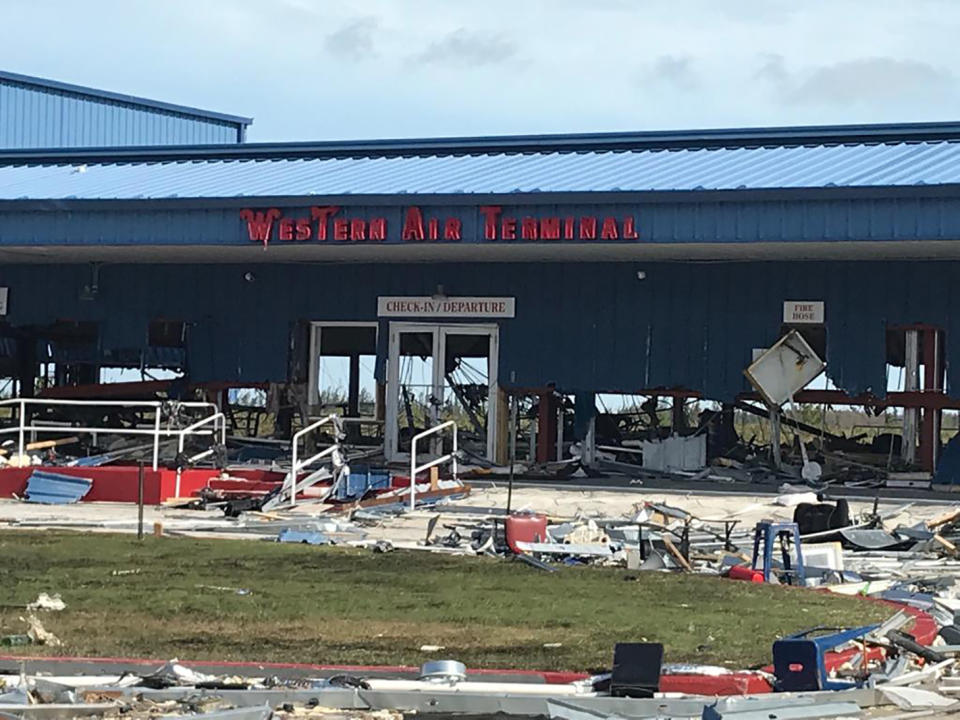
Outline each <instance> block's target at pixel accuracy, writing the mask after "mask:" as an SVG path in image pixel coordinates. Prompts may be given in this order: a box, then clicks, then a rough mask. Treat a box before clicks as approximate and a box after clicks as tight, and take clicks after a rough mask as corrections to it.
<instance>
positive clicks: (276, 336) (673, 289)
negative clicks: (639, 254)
mask: <svg viewBox="0 0 960 720" xmlns="http://www.w3.org/2000/svg"><path fill="white" fill-rule="evenodd" d="M640 269H642V270H644V271H645V272H646V278H645V279H644V280H638V278H637V271H638V270H640ZM247 272H252V273H253V274H254V276H255V280H254V281H253V282H247V281H245V280H244V274H245V273H247ZM958 276H960V262H921V261H916V262H904V261H898V262H863V261H860V262H851V261H844V262H839V261H836V262H769V263H762V262H754V263H706V264H696V263H627V262H623V263H511V264H498V263H479V264H469V263H460V264H447V263H436V264H386V263H382V264H317V265H309V264H296V265H293V264H264V265H250V264H244V265H201V264H197V265H106V266H104V267H103V268H102V269H101V272H100V293H99V296H98V298H97V299H96V300H94V301H81V300H78V297H79V294H80V289H81V287H82V286H83V285H84V284H86V283H88V282H89V268H88V267H87V266H81V265H7V266H5V267H3V268H0V285H5V286H9V287H10V301H9V313H10V314H9V316H8V320H9V321H10V323H11V324H12V325H14V326H22V325H31V324H46V323H50V322H53V321H54V320H58V319H73V320H92V321H96V322H98V323H99V324H100V328H101V345H102V348H130V347H142V346H143V345H144V344H145V342H146V332H147V323H148V321H149V320H150V319H153V318H157V317H165V318H168V319H176V320H185V321H188V322H190V323H191V328H190V337H189V350H188V356H189V363H190V370H191V375H192V377H193V378H194V379H195V380H229V381H241V382H254V381H265V380H277V381H279V380H284V379H285V378H286V377H287V369H288V360H289V357H288V356H289V345H290V336H291V330H292V328H293V327H294V326H295V325H296V324H297V322H298V321H303V320H373V319H375V317H376V298H377V296H378V295H430V294H432V293H433V292H434V291H435V288H436V287H437V285H438V284H442V285H443V286H444V288H445V291H446V292H447V294H449V295H512V296H515V297H516V298H517V314H516V317H515V318H514V319H510V320H502V321H500V328H501V330H500V338H501V345H500V347H501V354H500V377H501V380H502V381H503V382H505V383H506V382H508V381H509V380H510V378H511V373H513V374H515V375H514V378H515V384H517V385H520V386H542V385H544V384H545V383H550V382H554V383H556V384H557V385H558V387H560V388H562V389H563V390H565V391H570V392H573V391H576V390H596V391H611V392H613V391H624V392H629V391H633V390H636V389H639V388H644V387H647V388H652V387H661V386H666V387H675V386H682V387H686V388H691V389H695V390H701V391H702V392H703V393H704V394H705V395H706V396H708V397H711V398H715V399H719V400H724V399H730V398H732V397H733V396H734V395H736V394H737V393H738V392H740V391H741V390H743V389H745V385H744V381H743V377H742V370H743V368H744V367H745V366H746V365H747V364H748V362H749V360H750V356H751V349H752V348H755V347H763V346H767V345H769V344H770V343H771V342H772V341H774V340H776V338H777V337H778V335H779V331H780V322H781V318H782V302H783V301H784V300H824V301H825V302H826V315H827V337H828V341H827V342H828V350H827V354H828V357H827V361H828V365H829V372H830V375H831V376H832V378H833V380H834V382H835V383H836V384H837V386H838V387H841V388H844V389H846V390H848V391H850V392H851V393H859V392H863V391H867V390H872V391H873V392H875V393H876V394H878V395H882V394H883V393H884V391H885V387H886V382H885V336H884V331H885V327H886V325H887V324H902V323H915V322H925V323H933V324H938V325H941V326H943V327H944V328H945V329H946V337H947V357H948V360H949V359H950V358H954V359H956V358H960V340H958V338H960V314H958V313H955V312H954V313H951V308H953V307H956V305H957V302H958V301H960V297H958V294H960V291H958V290H957V289H955V288H956V283H955V278H956V277H958ZM957 368H960V363H958V362H954V363H953V364H951V365H950V366H949V367H948V383H949V388H957V387H960V375H958V373H960V371H958V369H957Z"/></svg>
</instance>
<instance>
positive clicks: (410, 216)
mask: <svg viewBox="0 0 960 720" xmlns="http://www.w3.org/2000/svg"><path fill="white" fill-rule="evenodd" d="M400 239H401V240H423V213H421V212H420V208H418V207H416V206H414V207H410V208H407V218H406V220H404V221H403V232H402V233H400Z"/></svg>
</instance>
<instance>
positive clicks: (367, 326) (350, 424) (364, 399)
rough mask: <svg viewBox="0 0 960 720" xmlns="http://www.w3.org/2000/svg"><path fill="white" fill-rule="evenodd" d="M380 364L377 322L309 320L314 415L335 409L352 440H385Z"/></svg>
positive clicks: (310, 391) (310, 390)
mask: <svg viewBox="0 0 960 720" xmlns="http://www.w3.org/2000/svg"><path fill="white" fill-rule="evenodd" d="M376 363H377V324H376V323H354V322H314V323H311V336H310V371H309V372H310V374H309V387H308V395H309V400H308V403H309V405H310V415H311V417H321V416H323V415H327V414H329V413H336V414H337V415H342V416H343V417H344V418H348V419H349V420H347V421H346V423H345V428H346V432H347V442H349V443H351V444H355V445H365V446H366V445H376V444H379V443H380V442H382V429H383V426H382V424H381V423H380V422H379V419H380V416H379V412H378V411H379V410H380V408H378V406H377V398H378V394H379V393H378V388H377V381H376V377H375V375H374V370H375V368H376Z"/></svg>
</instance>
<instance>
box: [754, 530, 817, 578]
mask: <svg viewBox="0 0 960 720" xmlns="http://www.w3.org/2000/svg"><path fill="white" fill-rule="evenodd" d="M777 538H779V539H780V552H781V554H782V561H783V575H784V577H786V579H787V582H788V583H789V584H790V585H801V586H802V585H804V584H805V583H806V580H807V573H806V570H804V567H803V552H802V550H801V549H800V529H799V528H798V527H797V524H796V523H785V522H770V521H769V520H761V521H760V522H758V523H757V527H756V529H755V530H754V535H753V562H752V563H751V565H750V567H752V568H753V569H754V570H756V569H757V566H758V561H759V560H760V544H761V542H762V543H763V581H764V582H770V573H771V572H773V542H774V540H776V539H777ZM791 541H792V542H793V546H794V547H795V548H796V549H797V566H796V567H793V566H792V564H791V563H790V547H789V543H790V542H791Z"/></svg>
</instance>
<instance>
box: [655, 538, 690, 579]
mask: <svg viewBox="0 0 960 720" xmlns="http://www.w3.org/2000/svg"><path fill="white" fill-rule="evenodd" d="M661 540H662V541H663V546H664V547H665V548H666V549H667V552H669V553H670V554H671V555H672V556H673V559H674V560H676V561H677V562H678V563H680V567H682V568H683V569H684V570H686V571H687V572H693V566H692V565H691V564H690V563H689V562H688V561H687V559H686V558H685V557H684V556H683V553H681V552H680V550H678V549H677V546H676V545H674V544H673V541H672V540H671V539H670V538H668V537H667V536H666V535H664V536H663V537H662V538H661Z"/></svg>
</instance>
